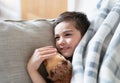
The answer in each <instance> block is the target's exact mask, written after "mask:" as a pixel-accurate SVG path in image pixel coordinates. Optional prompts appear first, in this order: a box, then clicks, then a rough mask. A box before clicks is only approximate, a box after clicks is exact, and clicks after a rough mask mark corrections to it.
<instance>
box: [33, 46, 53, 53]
mask: <svg viewBox="0 0 120 83" xmlns="http://www.w3.org/2000/svg"><path fill="white" fill-rule="evenodd" d="M49 49H54V47H53V46H45V47H41V48H38V49H36V50H35V51H36V52H40V51H44V50H49Z"/></svg>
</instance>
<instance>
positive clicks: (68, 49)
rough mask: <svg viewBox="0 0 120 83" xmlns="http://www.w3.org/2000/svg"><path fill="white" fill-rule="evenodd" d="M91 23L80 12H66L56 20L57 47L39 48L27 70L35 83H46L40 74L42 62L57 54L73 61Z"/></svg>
mask: <svg viewBox="0 0 120 83" xmlns="http://www.w3.org/2000/svg"><path fill="white" fill-rule="evenodd" d="M89 25H90V22H89V21H88V19H87V17H86V15H85V14H83V13H80V12H64V13H62V14H60V16H59V17H58V18H57V19H56V20H55V23H54V36H55V45H56V48H55V47H53V46H46V47H42V48H38V49H36V50H35V52H34V53H33V55H32V57H31V59H30V60H29V62H28V65H27V69H28V73H29V75H30V77H31V79H32V81H33V83H46V80H45V79H44V78H43V77H42V75H41V74H40V73H39V72H38V68H39V67H40V66H41V64H42V62H43V61H44V60H46V59H48V58H52V57H53V56H54V55H56V54H57V52H59V53H61V54H62V55H63V56H64V57H65V58H66V59H68V60H70V61H72V55H73V53H74V50H75V48H76V46H77V45H78V43H79V42H80V40H81V38H82V37H83V36H84V34H85V33H86V31H87V29H88V27H89Z"/></svg>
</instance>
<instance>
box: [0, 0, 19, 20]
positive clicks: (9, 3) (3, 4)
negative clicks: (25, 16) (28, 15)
mask: <svg viewBox="0 0 120 83" xmlns="http://www.w3.org/2000/svg"><path fill="white" fill-rule="evenodd" d="M0 15H1V16H2V17H4V18H6V19H21V0H0Z"/></svg>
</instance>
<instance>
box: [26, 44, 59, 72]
mask: <svg viewBox="0 0 120 83" xmlns="http://www.w3.org/2000/svg"><path fill="white" fill-rule="evenodd" d="M56 54H57V50H56V48H54V47H53V46H46V47H42V48H38V49H36V50H35V52H34V53H33V55H32V57H31V58H30V60H29V62H28V65H27V69H28V70H32V71H33V70H35V71H37V70H38V68H39V67H40V65H41V63H42V62H43V61H44V60H46V59H48V58H52V57H53V56H54V55H56Z"/></svg>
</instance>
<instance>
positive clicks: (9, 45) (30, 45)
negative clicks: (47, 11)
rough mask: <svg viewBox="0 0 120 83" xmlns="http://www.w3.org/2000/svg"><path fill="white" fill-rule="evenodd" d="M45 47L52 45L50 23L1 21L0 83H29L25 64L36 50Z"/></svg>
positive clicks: (46, 21)
mask: <svg viewBox="0 0 120 83" xmlns="http://www.w3.org/2000/svg"><path fill="white" fill-rule="evenodd" d="M46 45H54V42H53V28H52V24H51V23H50V21H48V20H29V21H12V20H10V21H1V22H0V83H31V82H32V81H31V80H30V77H29V75H28V73H27V70H26V65H27V62H28V60H29V58H30V57H31V55H32V54H33V52H34V50H35V49H36V48H39V47H43V46H46ZM43 72H44V70H42V73H43ZM43 75H44V73H43Z"/></svg>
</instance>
